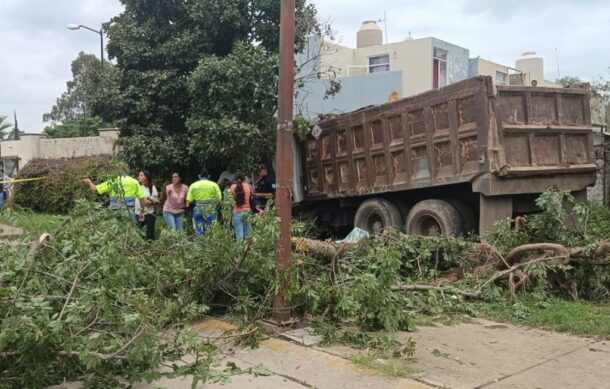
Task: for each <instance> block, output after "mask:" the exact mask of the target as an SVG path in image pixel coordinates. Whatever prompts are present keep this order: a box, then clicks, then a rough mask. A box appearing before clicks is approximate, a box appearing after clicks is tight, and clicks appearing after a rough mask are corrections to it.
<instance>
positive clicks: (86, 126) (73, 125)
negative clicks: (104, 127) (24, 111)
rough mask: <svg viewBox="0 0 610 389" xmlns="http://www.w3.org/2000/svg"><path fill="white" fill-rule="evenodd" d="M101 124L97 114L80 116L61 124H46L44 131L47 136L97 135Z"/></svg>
mask: <svg viewBox="0 0 610 389" xmlns="http://www.w3.org/2000/svg"><path fill="white" fill-rule="evenodd" d="M101 124H102V118H100V117H99V116H81V117H77V118H74V119H70V120H67V121H66V122H64V123H62V124H55V125H52V126H47V127H45V129H44V133H45V134H46V135H47V136H48V137H49V138H73V137H77V136H97V135H99V128H100V125H101Z"/></svg>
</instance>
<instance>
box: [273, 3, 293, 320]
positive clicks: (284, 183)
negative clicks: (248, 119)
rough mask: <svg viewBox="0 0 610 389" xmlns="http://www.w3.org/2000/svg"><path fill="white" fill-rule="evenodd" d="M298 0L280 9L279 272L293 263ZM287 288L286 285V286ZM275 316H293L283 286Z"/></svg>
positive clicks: (277, 247) (277, 200) (276, 304)
mask: <svg viewBox="0 0 610 389" xmlns="http://www.w3.org/2000/svg"><path fill="white" fill-rule="evenodd" d="M294 14H295V0H281V11H280V79H279V86H278V115H277V116H278V117H277V152H276V153H277V154H276V165H277V169H276V170H277V177H276V184H277V187H276V189H275V197H276V205H277V215H278V217H279V218H280V236H279V239H278V241H277V245H276V248H275V262H276V272H277V273H278V274H280V273H282V272H284V271H286V270H288V269H289V267H290V254H291V248H290V226H291V223H292V199H291V196H290V192H291V191H290V188H291V187H292V113H293V112H292V110H293V105H294V29H295V27H294V24H295V23H294V18H295V16H294ZM282 288H283V286H282ZM272 316H273V320H275V321H276V322H278V323H281V322H285V321H288V320H290V308H289V306H288V304H287V303H286V300H284V294H283V291H282V289H280V291H279V292H278V294H277V295H275V296H274V298H273V315H272Z"/></svg>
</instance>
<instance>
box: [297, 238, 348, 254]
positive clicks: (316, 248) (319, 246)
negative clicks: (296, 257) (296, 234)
mask: <svg viewBox="0 0 610 389" xmlns="http://www.w3.org/2000/svg"><path fill="white" fill-rule="evenodd" d="M291 241H292V249H293V250H294V251H296V252H298V253H301V252H306V253H311V254H314V255H320V256H323V257H326V258H328V259H333V258H335V257H336V256H337V254H338V253H339V248H338V247H337V246H336V245H335V244H333V243H329V242H324V241H322V240H316V239H308V238H292V240H291Z"/></svg>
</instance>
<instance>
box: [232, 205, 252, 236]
mask: <svg viewBox="0 0 610 389" xmlns="http://www.w3.org/2000/svg"><path fill="white" fill-rule="evenodd" d="M249 213H250V212H249V211H241V212H237V213H234V214H233V227H234V228H235V236H236V237H237V240H238V241H239V242H241V241H243V240H244V239H245V238H247V237H249V236H250V235H252V223H250V221H249V220H246V217H247V216H248V214H249Z"/></svg>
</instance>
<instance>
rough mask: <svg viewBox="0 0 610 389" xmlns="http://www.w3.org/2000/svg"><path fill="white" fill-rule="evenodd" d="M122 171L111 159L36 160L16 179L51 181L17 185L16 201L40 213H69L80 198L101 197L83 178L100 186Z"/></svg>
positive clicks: (107, 157)
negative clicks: (82, 181) (93, 191)
mask: <svg viewBox="0 0 610 389" xmlns="http://www.w3.org/2000/svg"><path fill="white" fill-rule="evenodd" d="M119 172H120V169H119V168H118V166H117V163H116V162H115V161H114V160H113V159H112V157H110V156H94V157H78V158H64V159H34V160H32V161H30V162H28V164H27V165H25V166H24V167H23V169H21V170H20V171H19V174H18V175H17V177H16V179H22V178H36V177H45V176H46V177H47V178H46V179H44V180H37V181H27V182H20V183H16V184H15V186H14V188H15V192H14V197H13V202H14V204H16V205H19V206H20V207H23V208H28V209H31V210H33V211H37V212H49V213H62V214H65V213H68V212H69V211H70V210H71V209H72V208H73V207H74V202H75V200H76V199H82V198H87V199H95V198H96V197H97V195H96V194H94V193H92V192H91V191H90V190H89V189H88V188H87V187H85V186H84V185H83V184H81V183H80V179H82V178H87V177H88V178H91V179H92V180H93V182H95V183H98V182H102V181H104V180H106V179H107V178H109V177H111V176H113V175H117V174H119Z"/></svg>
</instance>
